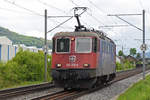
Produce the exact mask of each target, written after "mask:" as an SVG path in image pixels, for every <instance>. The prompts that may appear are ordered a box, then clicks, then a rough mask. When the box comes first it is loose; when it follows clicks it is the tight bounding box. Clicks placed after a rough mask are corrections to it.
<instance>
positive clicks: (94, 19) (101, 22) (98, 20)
mask: <svg viewBox="0 0 150 100" xmlns="http://www.w3.org/2000/svg"><path fill="white" fill-rule="evenodd" d="M70 1H71V3H73V4H74V5H76V6H78V7H79V5H77V4H76V3H75V2H74V1H73V0H70ZM87 14H88V15H89V16H91V17H92V18H93V19H94V20H96V21H98V22H99V23H102V24H104V23H103V22H101V21H100V20H99V19H97V18H96V17H95V16H93V15H91V14H90V13H88V12H87Z"/></svg>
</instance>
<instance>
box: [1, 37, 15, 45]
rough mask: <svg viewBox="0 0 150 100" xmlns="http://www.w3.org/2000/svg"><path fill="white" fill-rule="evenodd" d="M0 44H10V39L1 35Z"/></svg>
mask: <svg viewBox="0 0 150 100" xmlns="http://www.w3.org/2000/svg"><path fill="white" fill-rule="evenodd" d="M0 44H6V45H12V41H11V40H10V39H8V38H7V37H6V36H1V37H0Z"/></svg>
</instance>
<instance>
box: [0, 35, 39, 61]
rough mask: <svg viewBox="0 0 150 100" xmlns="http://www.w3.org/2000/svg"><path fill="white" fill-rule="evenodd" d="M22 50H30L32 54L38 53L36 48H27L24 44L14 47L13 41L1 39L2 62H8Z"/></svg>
mask: <svg viewBox="0 0 150 100" xmlns="http://www.w3.org/2000/svg"><path fill="white" fill-rule="evenodd" d="M20 47H21V48H22V49H23V50H24V51H25V50H29V51H31V52H38V48H36V47H33V46H32V47H27V46H25V45H24V44H20V45H12V41H11V40H9V39H8V38H7V37H5V36H2V37H0V61H2V62H7V61H8V60H11V59H12V58H13V57H15V56H16V53H17V52H18V51H19V48H20Z"/></svg>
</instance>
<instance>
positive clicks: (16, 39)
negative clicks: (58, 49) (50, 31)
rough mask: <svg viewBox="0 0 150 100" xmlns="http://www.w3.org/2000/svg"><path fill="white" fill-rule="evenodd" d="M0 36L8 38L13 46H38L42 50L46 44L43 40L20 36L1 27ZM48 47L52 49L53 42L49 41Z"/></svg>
mask: <svg viewBox="0 0 150 100" xmlns="http://www.w3.org/2000/svg"><path fill="white" fill-rule="evenodd" d="M0 36H7V37H8V38H9V39H10V40H12V41H13V44H25V45H26V46H36V47H38V48H42V46H43V44H44V39H43V38H36V37H31V36H24V35H20V34H18V33H16V32H12V31H10V30H8V29H6V28H3V27H0ZM48 47H49V48H51V47H52V43H51V41H48Z"/></svg>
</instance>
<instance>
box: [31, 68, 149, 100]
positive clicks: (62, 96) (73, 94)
mask: <svg viewBox="0 0 150 100" xmlns="http://www.w3.org/2000/svg"><path fill="white" fill-rule="evenodd" d="M146 70H150V68H147V69H146ZM141 72H142V68H136V69H132V70H126V71H121V72H117V73H116V78H115V79H114V80H113V81H111V82H109V83H107V84H102V85H100V86H98V87H96V88H92V89H89V90H69V91H59V92H56V93H54V94H47V95H45V96H42V97H37V98H34V99H32V100H73V99H75V98H78V97H80V96H83V95H85V94H89V93H91V92H94V91H97V90H100V89H102V88H105V87H107V86H109V85H111V84H113V83H115V82H118V81H121V80H123V79H126V78H129V77H132V76H134V75H136V74H139V73H141Z"/></svg>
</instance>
